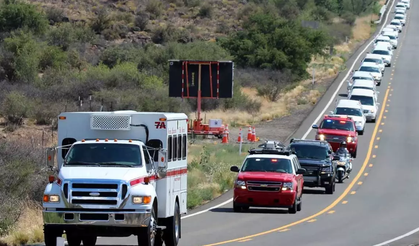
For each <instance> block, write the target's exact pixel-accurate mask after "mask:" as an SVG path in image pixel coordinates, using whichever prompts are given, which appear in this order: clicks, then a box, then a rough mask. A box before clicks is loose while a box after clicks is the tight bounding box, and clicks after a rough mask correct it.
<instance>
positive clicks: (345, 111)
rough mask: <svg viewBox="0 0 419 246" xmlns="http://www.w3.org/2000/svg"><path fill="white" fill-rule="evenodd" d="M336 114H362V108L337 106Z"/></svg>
mask: <svg viewBox="0 0 419 246" xmlns="http://www.w3.org/2000/svg"><path fill="white" fill-rule="evenodd" d="M335 114H339V115H354V116H362V112H361V110H359V109H356V108H336V113H335Z"/></svg>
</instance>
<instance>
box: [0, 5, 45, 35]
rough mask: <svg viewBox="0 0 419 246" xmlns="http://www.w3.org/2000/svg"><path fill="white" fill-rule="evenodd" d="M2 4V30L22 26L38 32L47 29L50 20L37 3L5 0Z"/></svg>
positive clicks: (0, 12) (10, 29)
mask: <svg viewBox="0 0 419 246" xmlns="http://www.w3.org/2000/svg"><path fill="white" fill-rule="evenodd" d="M0 4H1V5H0V32H11V31H14V30H16V29H20V28H27V29H28V30H30V31H32V32H34V33H37V34H39V33H43V32H44V31H46V29H47V27H48V20H47V18H46V17H45V15H44V14H42V12H40V11H38V10H37V8H36V7H35V5H32V4H28V3H24V2H20V1H17V0H4V1H3V3H0Z"/></svg>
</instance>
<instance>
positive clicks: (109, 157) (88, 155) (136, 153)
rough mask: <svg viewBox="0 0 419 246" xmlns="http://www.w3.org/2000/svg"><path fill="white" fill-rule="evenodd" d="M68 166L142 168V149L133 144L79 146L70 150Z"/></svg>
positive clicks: (66, 163)
mask: <svg viewBox="0 0 419 246" xmlns="http://www.w3.org/2000/svg"><path fill="white" fill-rule="evenodd" d="M64 165H66V166H73V165H74V166H76V165H77V166H119V167H133V166H136V167H137V166H141V165H142V161H141V150H140V147H138V146H136V145H132V144H113V143H91V144H90V143H89V144H77V145H74V146H73V147H71V149H70V150H69V152H68V154H67V156H66V158H65V161H64Z"/></svg>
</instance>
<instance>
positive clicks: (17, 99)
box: [0, 91, 31, 125]
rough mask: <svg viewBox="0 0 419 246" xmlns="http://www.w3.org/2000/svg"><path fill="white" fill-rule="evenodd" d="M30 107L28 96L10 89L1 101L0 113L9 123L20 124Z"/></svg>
mask: <svg viewBox="0 0 419 246" xmlns="http://www.w3.org/2000/svg"><path fill="white" fill-rule="evenodd" d="M30 109H31V104H30V103H29V100H28V98H27V97H26V96H25V95H23V94H22V93H20V92H18V91H12V92H10V93H9V94H8V95H7V96H6V97H5V98H4V100H3V101H2V104H1V108H0V110H1V111H0V114H1V115H3V117H5V118H6V119H7V121H8V122H9V123H12V124H16V125H22V124H23V118H25V117H27V116H28V113H29V111H30Z"/></svg>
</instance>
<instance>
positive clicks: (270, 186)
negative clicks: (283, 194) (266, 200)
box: [247, 181, 282, 192]
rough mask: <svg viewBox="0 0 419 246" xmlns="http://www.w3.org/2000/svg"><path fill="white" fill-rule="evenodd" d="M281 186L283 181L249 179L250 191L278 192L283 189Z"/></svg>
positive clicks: (248, 187)
mask: <svg viewBox="0 0 419 246" xmlns="http://www.w3.org/2000/svg"><path fill="white" fill-rule="evenodd" d="M281 187H282V182H272V181H247V190H249V191H267V192H278V191H280V190H281Z"/></svg>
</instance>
